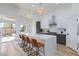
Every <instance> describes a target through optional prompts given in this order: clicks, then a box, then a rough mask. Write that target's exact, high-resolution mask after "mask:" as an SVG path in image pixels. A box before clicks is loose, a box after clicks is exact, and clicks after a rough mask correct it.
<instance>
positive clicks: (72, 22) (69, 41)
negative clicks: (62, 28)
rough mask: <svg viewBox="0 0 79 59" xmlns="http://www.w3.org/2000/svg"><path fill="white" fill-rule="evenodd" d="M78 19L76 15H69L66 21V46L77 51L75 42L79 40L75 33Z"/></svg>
mask: <svg viewBox="0 0 79 59" xmlns="http://www.w3.org/2000/svg"><path fill="white" fill-rule="evenodd" d="M77 27H78V21H77V16H73V17H70V18H69V19H68V22H67V34H69V35H66V46H68V47H70V48H72V49H73V50H75V51H77V44H78V42H79V39H78V35H77Z"/></svg>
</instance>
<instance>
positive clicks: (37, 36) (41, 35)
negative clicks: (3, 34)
mask: <svg viewBox="0 0 79 59" xmlns="http://www.w3.org/2000/svg"><path fill="white" fill-rule="evenodd" d="M21 34H25V35H31V36H33V37H36V38H40V39H45V40H46V39H50V38H53V37H56V36H54V35H45V34H32V33H23V32H22V33H21Z"/></svg>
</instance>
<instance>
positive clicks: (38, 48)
mask: <svg viewBox="0 0 79 59" xmlns="http://www.w3.org/2000/svg"><path fill="white" fill-rule="evenodd" d="M34 47H35V48H36V54H35V55H39V53H40V52H42V53H43V54H44V55H45V51H44V44H43V43H42V42H38V41H37V39H34V38H32V49H35V48H34ZM40 48H43V51H41V50H40ZM33 53H34V52H33ZM33 53H32V54H33Z"/></svg>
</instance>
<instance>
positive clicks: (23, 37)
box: [21, 34, 26, 48]
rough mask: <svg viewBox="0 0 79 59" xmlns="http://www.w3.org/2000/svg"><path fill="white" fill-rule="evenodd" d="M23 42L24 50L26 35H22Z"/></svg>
mask: <svg viewBox="0 0 79 59" xmlns="http://www.w3.org/2000/svg"><path fill="white" fill-rule="evenodd" d="M21 41H22V48H25V47H26V44H25V43H26V42H25V35H24V34H23V35H22V40H21Z"/></svg>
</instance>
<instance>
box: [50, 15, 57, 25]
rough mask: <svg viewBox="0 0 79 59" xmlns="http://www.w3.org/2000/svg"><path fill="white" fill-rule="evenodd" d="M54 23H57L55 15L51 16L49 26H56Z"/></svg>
mask: <svg viewBox="0 0 79 59" xmlns="http://www.w3.org/2000/svg"><path fill="white" fill-rule="evenodd" d="M56 25H57V23H56V22H55V16H52V21H51V23H50V24H49V26H56Z"/></svg>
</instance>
